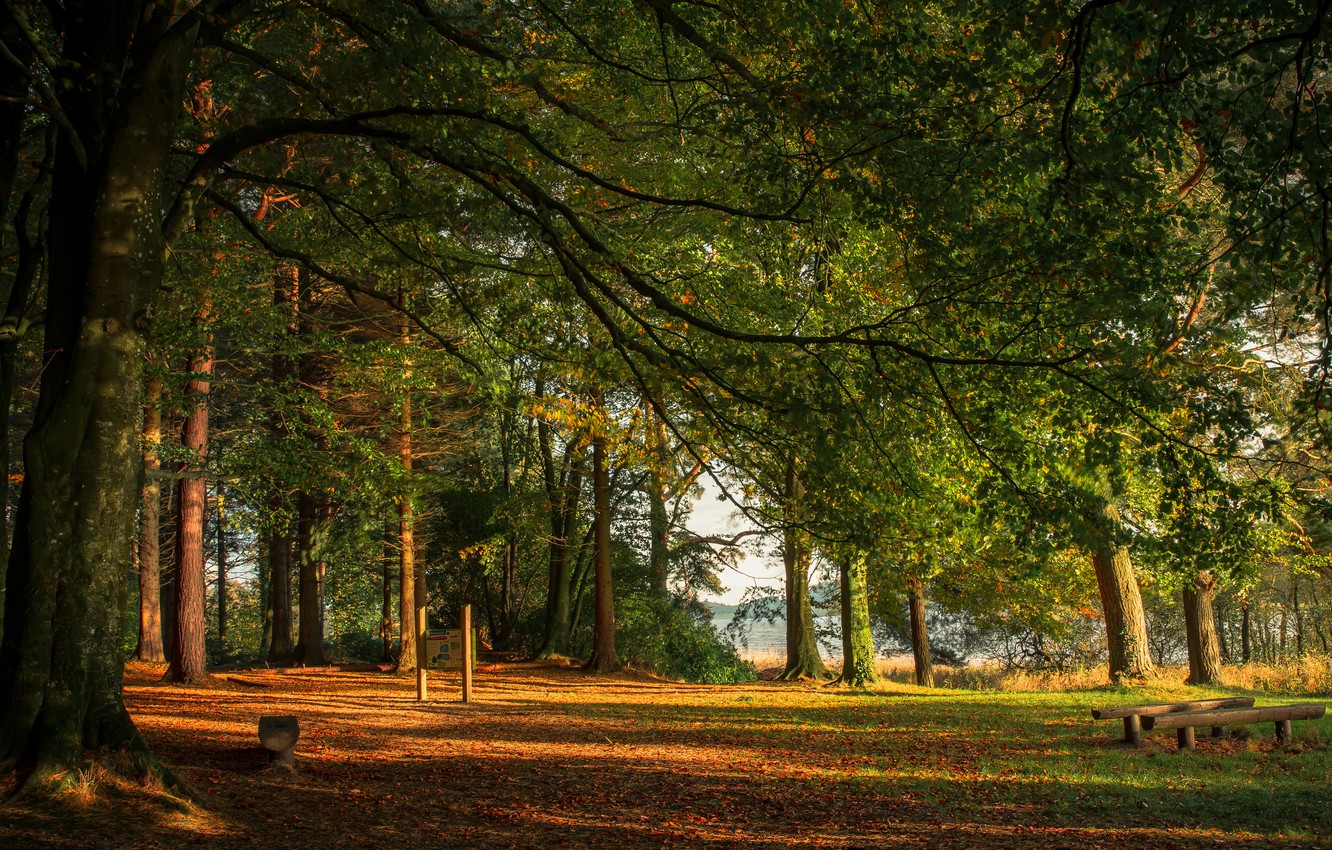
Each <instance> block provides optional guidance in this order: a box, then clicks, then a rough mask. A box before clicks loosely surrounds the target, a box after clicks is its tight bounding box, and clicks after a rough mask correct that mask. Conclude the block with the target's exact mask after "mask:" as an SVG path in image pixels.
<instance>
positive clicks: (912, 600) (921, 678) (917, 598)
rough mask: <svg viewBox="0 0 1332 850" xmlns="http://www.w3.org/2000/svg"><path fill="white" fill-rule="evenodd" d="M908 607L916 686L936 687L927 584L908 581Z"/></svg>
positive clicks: (914, 580) (919, 581) (915, 579)
mask: <svg viewBox="0 0 1332 850" xmlns="http://www.w3.org/2000/svg"><path fill="white" fill-rule="evenodd" d="M907 606H908V608H910V612H911V656H912V658H913V659H914V661H915V664H916V684H917V685H920V686H921V687H922V688H932V687H934V661H933V659H932V658H931V657H930V632H929V629H928V627H927V625H926V620H925V582H924V581H922V580H921V579H920V578H917V577H916V576H911V577H910V578H908V579H907Z"/></svg>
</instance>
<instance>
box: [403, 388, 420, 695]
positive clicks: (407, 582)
mask: <svg viewBox="0 0 1332 850" xmlns="http://www.w3.org/2000/svg"><path fill="white" fill-rule="evenodd" d="M398 462H399V463H400V464H401V466H402V490H401V491H400V492H399V493H398V574H399V576H401V583H402V598H401V611H400V612H399V613H400V619H401V621H402V622H401V627H400V630H401V641H400V649H399V652H398V669H399V670H404V671H406V670H415V669H416V665H417V664H418V663H420V662H421V661H423V659H418V658H417V657H416V656H417V643H418V637H419V635H418V634H417V632H418V631H419V629H418V625H417V619H418V611H417V609H418V608H420V607H423V606H424V605H425V599H424V598H421V599H417V598H416V590H417V586H418V585H419V584H420V583H421V582H420V581H419V580H418V578H417V575H416V571H417V569H418V567H417V564H416V529H415V517H414V516H413V514H412V397H411V395H405V396H404V397H403V400H402V406H401V408H400V409H399V411H398ZM409 587H410V590H409V589H408V588H409Z"/></svg>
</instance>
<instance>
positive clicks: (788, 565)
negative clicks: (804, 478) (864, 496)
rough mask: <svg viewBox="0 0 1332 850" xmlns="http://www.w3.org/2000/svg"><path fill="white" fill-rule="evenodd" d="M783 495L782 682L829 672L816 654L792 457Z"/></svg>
mask: <svg viewBox="0 0 1332 850" xmlns="http://www.w3.org/2000/svg"><path fill="white" fill-rule="evenodd" d="M783 495H784V505H783V514H784V519H785V521H786V523H787V525H786V529H785V531H784V533H783V541H782V565H783V567H784V568H785V571H786V668H785V669H784V670H782V672H781V674H780V675H779V676H778V677H777V678H778V679H781V680H783V681H795V680H800V679H827V678H828V677H829V675H830V674H829V673H828V668H827V667H826V666H825V665H824V663H823V659H822V658H820V657H819V644H818V634H817V633H816V632H815V630H814V606H813V603H812V601H811V599H810V593H809V567H810V560H811V554H812V553H811V551H810V545H809V535H808V534H806V533H805V532H804V531H803V530H801V529H800V528H799V527H798V525H797V523H798V522H799V517H800V502H801V486H800V478H799V476H798V475H797V474H796V465H795V461H794V459H793V460H791V461H790V462H789V463H788V464H787V467H786V487H785V492H784V494H783Z"/></svg>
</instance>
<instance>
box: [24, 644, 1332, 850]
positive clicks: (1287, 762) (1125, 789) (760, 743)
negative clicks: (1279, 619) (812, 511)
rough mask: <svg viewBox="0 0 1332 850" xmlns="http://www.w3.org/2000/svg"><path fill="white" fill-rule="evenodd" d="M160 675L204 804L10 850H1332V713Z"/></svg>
mask: <svg viewBox="0 0 1332 850" xmlns="http://www.w3.org/2000/svg"><path fill="white" fill-rule="evenodd" d="M157 675H158V674H157V673H156V672H155V671H153V670H151V669H142V668H136V669H131V673H130V679H129V681H128V683H127V686H126V703H127V704H128V705H129V707H130V710H131V712H132V713H133V714H134V716H135V719H136V721H137V722H138V724H139V727H140V729H141V730H142V732H143V734H144V737H145V738H146V739H147V740H148V742H149V744H150V745H151V746H152V747H153V749H154V750H155V751H156V752H158V753H159V754H160V755H162V756H163V758H164V759H166V760H167V762H168V763H169V764H170V765H171V766H172V767H173V768H174V769H176V770H177V771H178V773H179V774H180V775H181V776H183V777H184V778H185V779H186V780H187V781H188V782H190V783H191V785H192V786H193V787H195V788H196V789H198V791H199V794H200V796H201V798H202V800H203V806H204V808H203V809H202V810H195V809H190V810H187V811H186V812H184V813H170V812H164V811H159V812H158V813H156V814H153V813H152V810H151V807H145V806H138V808H137V809H135V810H134V811H133V812H132V814H131V816H130V817H128V818H127V819H126V823H122V824H116V825H115V826H116V828H115V829H112V827H111V825H112V824H113V823H114V817H115V813H116V812H117V811H121V812H123V811H124V810H125V804H124V803H123V802H122V803H119V804H118V803H117V799H119V800H122V801H123V800H132V799H133V797H134V795H133V794H132V793H130V792H128V791H126V790H125V789H123V788H122V789H120V790H118V791H117V792H116V794H115V795H113V797H112V798H110V799H108V798H107V797H106V795H102V796H97V795H93V796H92V798H93V799H95V802H94V803H90V804H88V806H91V807H92V808H94V809H97V810H98V811H99V812H100V813H101V814H98V815H97V816H95V817H94V816H92V815H90V814H88V813H87V812H86V811H85V812H84V813H83V814H82V815H79V816H78V817H69V818H65V819H63V820H62V819H61V818H58V817H54V816H52V815H51V814H50V813H49V812H48V813H47V814H46V815H45V816H44V817H42V818H38V817H37V815H36V814H35V813H30V814H31V817H29V819H28V820H26V821H25V820H22V819H20V820H19V822H18V825H17V826H14V825H13V824H12V823H11V824H10V826H9V827H8V829H9V830H10V831H11V832H12V834H13V835H15V836H16V837H17V838H19V839H20V843H18V844H14V845H13V846H50V847H85V846H86V847H100V846H117V845H116V842H115V841H114V840H111V839H109V838H108V836H109V835H122V836H123V843H122V844H121V845H120V846H136V847H153V846H157V847H177V846H182V845H185V844H194V843H198V844H202V845H204V846H208V845H212V846H219V847H221V846H247V847H274V848H277V847H284V848H286V847H290V846H292V845H293V844H296V845H299V846H308V847H317V848H337V847H382V846H386V844H387V843H389V842H393V843H394V844H395V845H396V846H410V847H487V848H488V847H559V846H571V847H590V846H601V847H662V846H679V847H706V846H718V847H720V846H735V845H740V846H746V847H763V848H769V847H770V848H779V847H925V846H929V847H959V848H960V847H990V846H993V847H1040V848H1042V850H1044V848H1053V847H1078V848H1088V847H1107V848H1109V847H1113V848H1124V847H1139V846H1140V847H1152V848H1170V847H1215V846H1247V847H1268V846H1282V847H1322V846H1332V845H1329V844H1327V843H1324V840H1323V839H1322V838H1320V837H1319V836H1320V835H1321V834H1323V833H1325V832H1327V831H1328V827H1329V821H1328V819H1327V818H1328V815H1327V813H1326V812H1325V811H1324V809H1325V801H1324V799H1323V795H1324V793H1325V787H1326V786H1325V777H1326V775H1327V771H1328V765H1329V754H1328V751H1327V747H1326V746H1325V744H1323V743H1322V742H1323V741H1324V740H1325V739H1326V738H1328V737H1332V735H1329V732H1332V729H1329V727H1328V726H1327V724H1326V721H1323V722H1322V725H1320V724H1318V723H1313V724H1309V730H1310V731H1306V732H1305V733H1304V738H1303V739H1302V741H1303V743H1301V741H1297V742H1296V744H1295V745H1294V746H1292V747H1291V748H1289V749H1287V750H1278V749H1277V748H1276V746H1275V744H1274V743H1273V742H1271V741H1269V740H1268V738H1267V736H1266V734H1265V733H1263V732H1257V733H1255V735H1254V736H1253V737H1251V738H1249V739H1235V740H1227V741H1217V742H1213V741H1205V740H1201V739H1200V747H1199V751H1198V752H1196V753H1185V754H1180V753H1177V752H1176V751H1175V750H1174V748H1173V746H1174V745H1173V736H1170V735H1168V734H1167V735H1161V736H1149V737H1148V740H1147V743H1146V744H1145V746H1144V747H1143V748H1142V749H1139V750H1130V749H1126V748H1124V747H1122V746H1121V745H1119V744H1117V743H1116V741H1115V739H1116V738H1117V737H1118V735H1119V726H1118V724H1117V723H1099V724H1098V723H1095V722H1094V721H1091V720H1090V717H1089V715H1088V712H1087V710H1086V709H1087V707H1088V706H1089V705H1091V704H1092V703H1100V702H1105V701H1116V702H1117V701H1121V700H1124V699H1127V697H1126V696H1125V695H1124V694H1115V693H1105V692H1099V693H1073V694H990V693H985V694H981V693H975V692H965V691H963V692H950V693H942V692H937V691H935V692H931V691H926V690H924V689H917V688H915V687H914V686H901V685H896V684H887V685H885V686H884V687H883V688H882V689H880V690H877V691H874V692H871V693H864V692H852V691H846V690H844V689H836V688H823V687H818V686H808V685H786V684H776V683H766V682H757V683H753V684H751V685H743V686H690V685H681V684H675V683H670V682H660V681H656V680H653V679H651V678H649V677H646V676H643V675H641V674H626V675H623V676H617V677H612V678H609V679H599V678H591V677H588V676H586V675H584V674H581V673H580V672H578V671H575V670H569V669H558V668H550V667H539V666H532V665H509V666H503V667H501V666H491V667H487V668H484V669H482V670H480V671H478V674H477V691H476V694H477V699H476V701H475V702H474V703H472V704H470V705H463V704H461V703H459V702H457V701H456V700H457V698H458V694H457V680H456V677H450V676H433V677H432V682H431V692H432V693H433V694H434V695H435V699H434V700H432V701H430V702H428V703H426V704H424V705H422V704H418V703H417V702H416V700H415V695H414V690H413V682H412V680H411V679H410V678H407V677H396V676H393V675H391V674H375V673H348V672H323V671H276V670H245V671H237V672H234V673H229V674H225V675H217V676H215V677H214V679H213V681H212V682H211V683H210V684H209V685H207V686H204V687H197V688H180V687H168V686H165V685H160V684H157V682H156V676H157ZM262 714H294V715H296V716H297V717H298V718H299V719H300V723H301V739H300V742H299V743H298V745H297V769H296V771H295V772H291V771H287V770H285V769H281V768H274V767H270V766H269V764H268V761H267V757H266V754H265V753H264V752H263V751H262V750H261V749H260V748H259V747H258V739H257V735H256V723H257V719H258V717H259V716H260V715H262ZM1319 729H1321V730H1322V731H1321V733H1320V732H1319V731H1318V730H1319ZM102 782H103V784H105V782H106V781H105V780H103V781H102ZM118 805H119V806H120V808H119V809H118V808H117V806H118ZM88 806H85V808H87V807H88ZM80 818H82V820H80ZM25 824H26V826H25ZM126 824H129V825H130V826H132V828H133V832H132V833H126V831H125V828H124V827H125V826H126ZM99 825H100V826H99ZM90 828H91V829H93V830H95V832H94V833H92V834H91V835H90V834H88V830H89V829H90ZM15 830H17V831H15ZM5 836H6V832H4V831H0V839H3V838H5ZM23 842H27V843H26V844H24V843H23Z"/></svg>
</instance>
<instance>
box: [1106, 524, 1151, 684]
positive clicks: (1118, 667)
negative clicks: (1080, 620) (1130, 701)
mask: <svg viewBox="0 0 1332 850" xmlns="http://www.w3.org/2000/svg"><path fill="white" fill-rule="evenodd" d="M1090 522H1091V525H1092V528H1093V532H1092V534H1093V538H1094V547H1093V550H1092V566H1093V567H1094V568H1095V571H1096V588H1097V590H1098V591H1099V592H1100V596H1101V611H1102V613H1103V614H1104V615H1105V636H1106V643H1107V645H1108V646H1109V654H1110V680H1111V681H1112V682H1118V681H1120V680H1122V679H1140V678H1144V677H1147V676H1152V675H1154V674H1155V672H1156V667H1155V665H1154V664H1152V656H1151V646H1150V645H1149V644H1148V641H1147V616H1146V615H1145V614H1144V613H1143V610H1142V592H1141V591H1140V590H1139V589H1138V580H1137V577H1136V576H1134V574H1133V562H1132V560H1130V558H1129V552H1128V547H1126V546H1124V545H1122V544H1120V543H1119V542H1117V541H1116V540H1115V531H1116V529H1117V527H1118V525H1119V509H1118V508H1116V507H1115V506H1114V505H1113V504H1110V503H1106V505H1105V506H1104V507H1103V508H1102V510H1101V514H1100V516H1098V517H1094V518H1091V520H1090Z"/></svg>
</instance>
